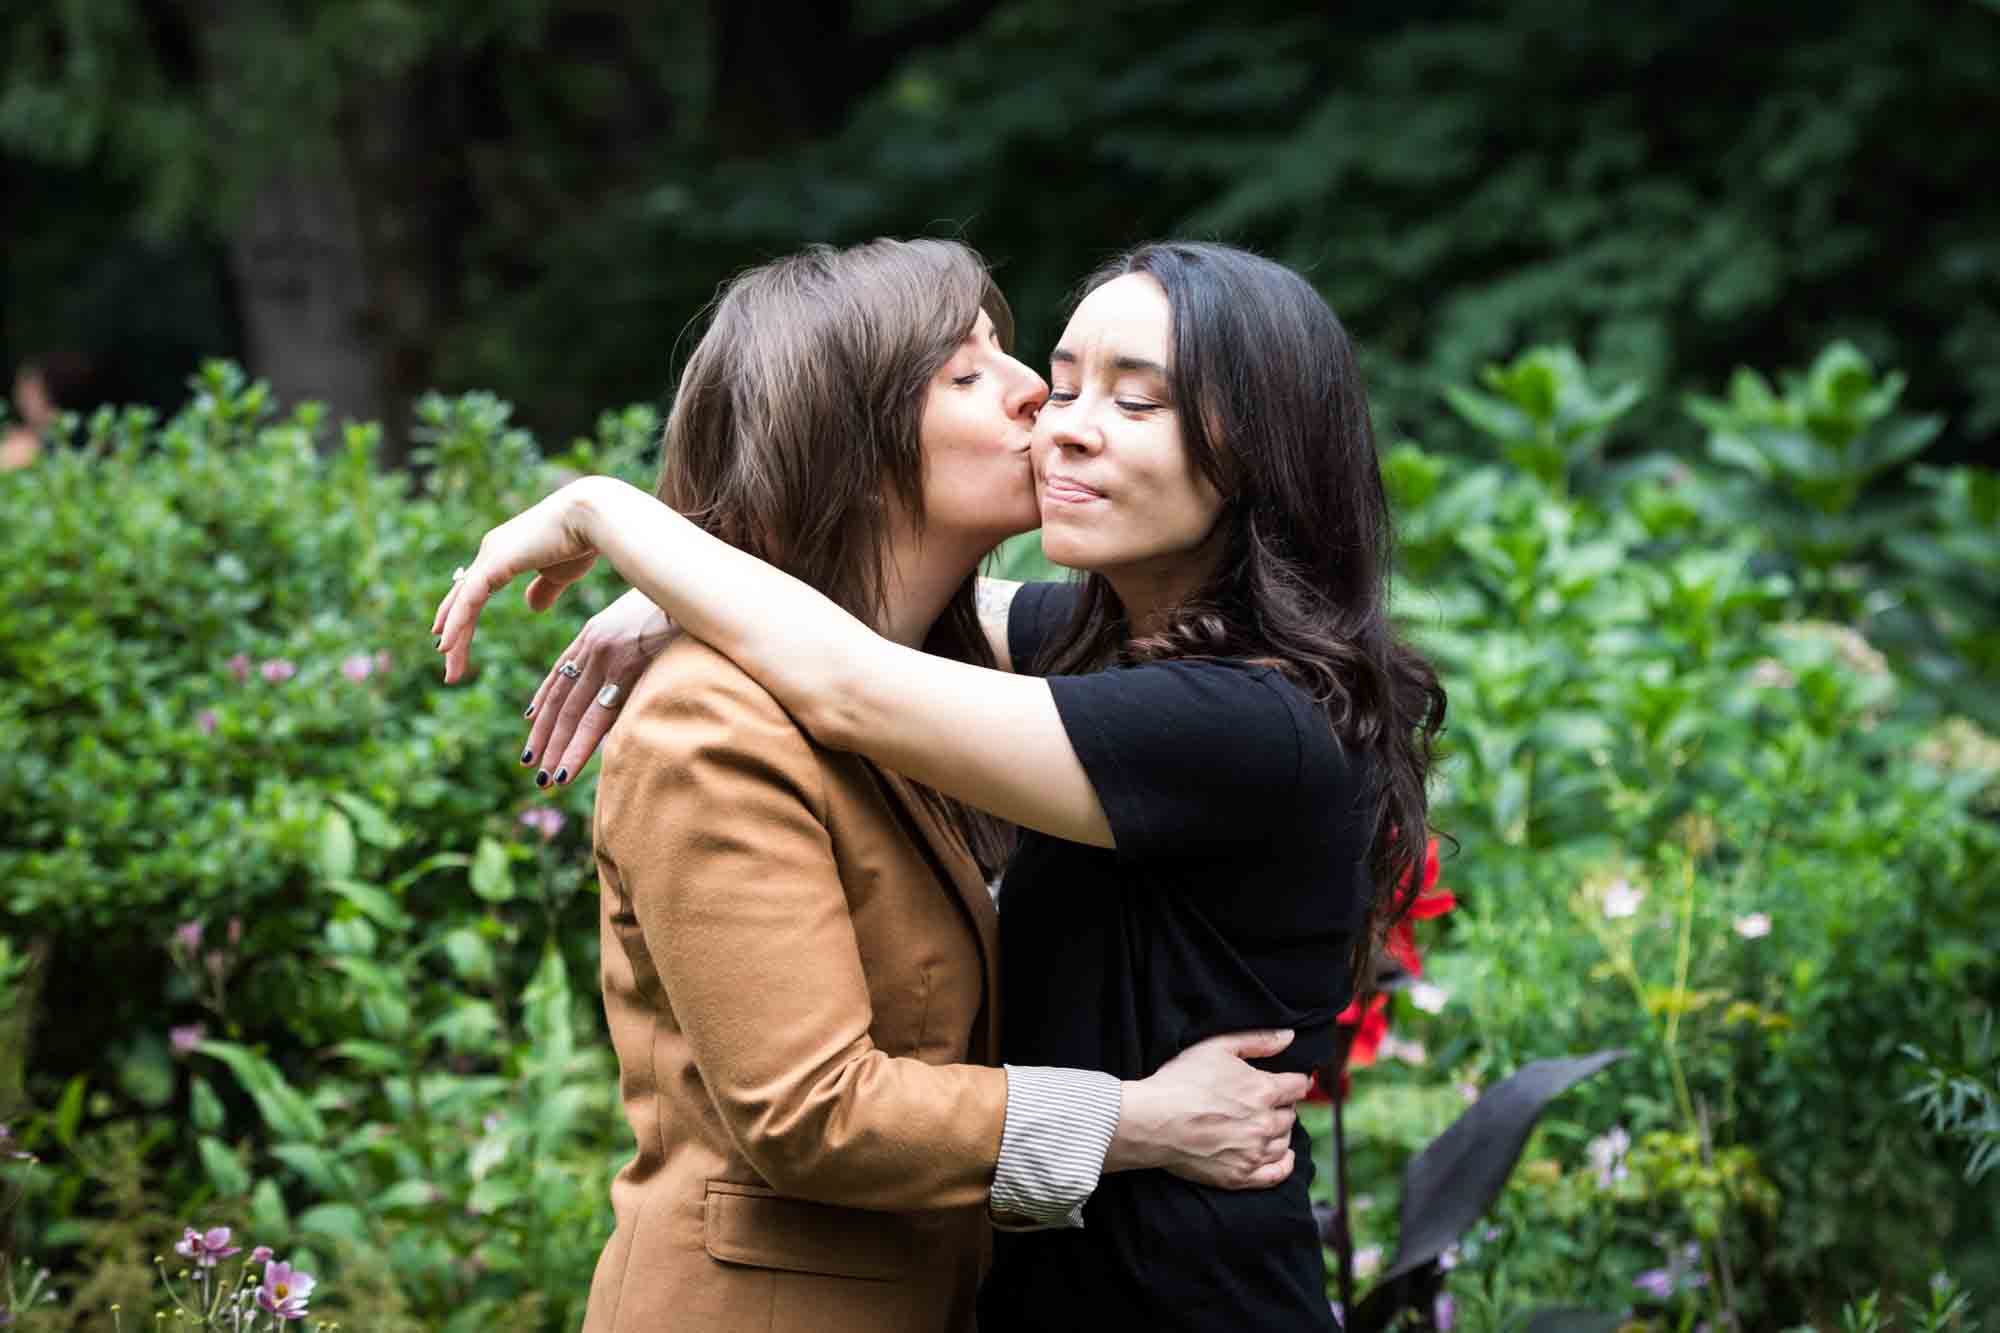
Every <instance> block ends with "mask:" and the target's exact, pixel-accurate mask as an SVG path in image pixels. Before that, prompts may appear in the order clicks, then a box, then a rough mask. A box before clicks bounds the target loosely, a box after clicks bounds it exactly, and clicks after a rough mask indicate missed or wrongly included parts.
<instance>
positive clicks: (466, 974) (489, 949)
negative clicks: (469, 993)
mask: <svg viewBox="0 0 2000 1333" xmlns="http://www.w3.org/2000/svg"><path fill="white" fill-rule="evenodd" d="M443 947H444V954H445V957H446V958H448V959H450V960H451V970H452V971H453V972H454V973H456V974H457V975H458V977H459V978H460V979H461V980H464V981H491V980H492V979H493V976H494V969H493V946H492V945H491V944H488V943H487V942H486V938H485V936H483V935H481V934H480V933H479V932H478V931H476V930H474V929H472V928H471V927H470V926H460V927H458V928H457V929H456V930H451V931H447V932H445V936H444V940H443Z"/></svg>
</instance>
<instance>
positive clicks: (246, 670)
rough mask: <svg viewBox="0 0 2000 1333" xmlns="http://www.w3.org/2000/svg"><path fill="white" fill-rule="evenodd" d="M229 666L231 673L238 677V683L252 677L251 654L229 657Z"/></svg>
mask: <svg viewBox="0 0 2000 1333" xmlns="http://www.w3.org/2000/svg"><path fill="white" fill-rule="evenodd" d="M228 666H229V674H230V675H232V676H234V677H236V683H237V684H238V685H241V684H242V683H243V682H244V681H246V680H248V679H250V654H248V653H238V654H236V656H234V657H232V658H230V659H229V662H228Z"/></svg>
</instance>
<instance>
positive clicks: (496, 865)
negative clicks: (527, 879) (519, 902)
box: [472, 838, 514, 903]
mask: <svg viewBox="0 0 2000 1333" xmlns="http://www.w3.org/2000/svg"><path fill="white" fill-rule="evenodd" d="M472 891H473V892H474V893H476V894H478V895H479V896H480V897H481V898H484V899H485V900H486V901H487V902H489V903H504V902H511V901H513V898H514V875H513V872H512V870H510V869H509V867H508V864H507V848H506V846H505V845H504V844H502V843H500V842H499V841H497V840H495V839H493V838H481V839H480V840H479V849H478V851H476V852H474V853H473V857H472Z"/></svg>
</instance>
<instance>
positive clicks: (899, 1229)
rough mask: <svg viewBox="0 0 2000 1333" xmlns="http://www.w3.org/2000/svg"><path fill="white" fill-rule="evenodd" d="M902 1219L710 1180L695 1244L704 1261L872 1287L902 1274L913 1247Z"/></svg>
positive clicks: (912, 1236) (914, 1240)
mask: <svg viewBox="0 0 2000 1333" xmlns="http://www.w3.org/2000/svg"><path fill="white" fill-rule="evenodd" d="M913 1233H914V1229H913V1228H912V1227H911V1226H910V1224H909V1221H908V1219H906V1218H902V1217H899V1216H897V1215H896V1214H894V1213H876V1212H868V1211H866V1210H864V1209H860V1208H837V1207H834V1206H833V1205H831V1204H824V1203H813V1202H811V1201H809V1200H806V1199H792V1198H787V1197H785V1196H784V1195H782V1194H776V1193H773V1192H771V1191H769V1190H766V1189H761V1188H759V1187H758V1186H755V1185H741V1184H737V1183H735V1182H733V1181H726V1180H711V1181H709V1182H708V1192H707V1196H706V1198H705V1199H704V1200H703V1203H702V1239H703V1242H704V1244H705V1245H706V1246H707V1249H708V1253H709V1255H710V1257H711V1258H715V1259H720V1260H723V1261H724V1262H726V1263H732V1264H751V1265H754V1266H755V1267H758V1268H776V1269H782V1270H784V1271H786V1272H791V1273H818V1274H821V1275H824V1276H827V1277H858V1278H868V1279H871V1280H874V1281H878V1282H887V1281H892V1280H894V1279H897V1278H903V1277H907V1276H909V1274H910V1272H911V1265H912V1261H913V1259H914V1256H915V1255H916V1253H917V1251H918V1249H919V1246H918V1244H917V1241H918V1238H917V1236H916V1235H915V1234H913Z"/></svg>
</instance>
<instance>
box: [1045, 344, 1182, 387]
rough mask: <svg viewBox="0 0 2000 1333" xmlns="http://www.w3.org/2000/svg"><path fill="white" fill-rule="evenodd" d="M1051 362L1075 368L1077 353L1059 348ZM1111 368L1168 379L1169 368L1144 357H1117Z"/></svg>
mask: <svg viewBox="0 0 2000 1333" xmlns="http://www.w3.org/2000/svg"><path fill="white" fill-rule="evenodd" d="M1049 360H1050V361H1053V362H1058V363H1060V364H1062V365H1065V366H1073V365H1075V364H1076V363H1077V357H1076V353H1075V352H1072V351H1070V350H1069V349H1068V348H1067V347H1058V348H1056V350H1055V351H1053V352H1050V353H1049ZM1111 368H1112V369H1113V370H1136V371H1142V372H1144V373H1146V374H1150V375H1158V376H1159V377H1160V378H1161V379H1165V378H1167V368H1166V367H1165V366H1163V365H1161V364H1160V363H1159V362H1157V361H1148V360H1147V359H1146V358H1145V357H1143V356H1121V357H1116V358H1114V359H1113V360H1112V362H1111Z"/></svg>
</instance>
